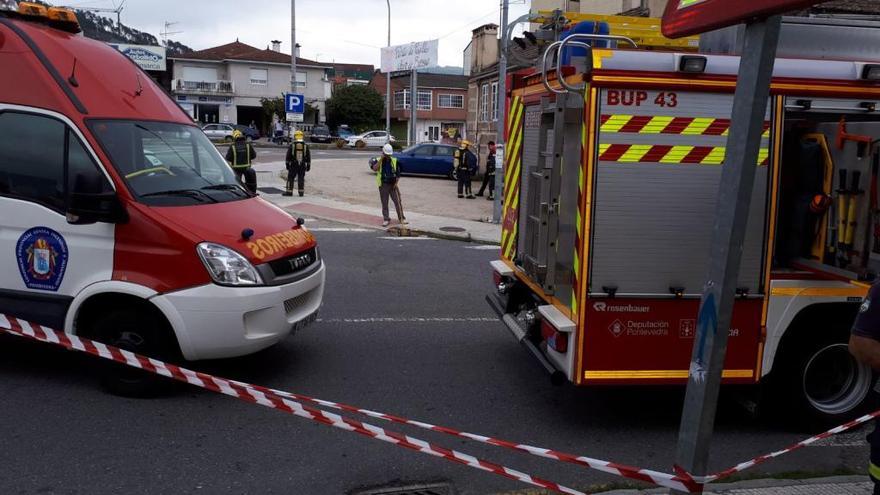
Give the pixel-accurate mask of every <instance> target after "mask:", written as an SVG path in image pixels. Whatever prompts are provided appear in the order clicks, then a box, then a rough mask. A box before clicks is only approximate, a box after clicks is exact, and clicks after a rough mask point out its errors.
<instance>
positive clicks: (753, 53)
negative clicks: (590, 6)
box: [675, 16, 781, 493]
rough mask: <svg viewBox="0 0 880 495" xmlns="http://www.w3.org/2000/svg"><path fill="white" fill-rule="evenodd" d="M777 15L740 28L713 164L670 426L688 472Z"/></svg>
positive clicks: (748, 191)
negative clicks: (691, 325)
mask: <svg viewBox="0 0 880 495" xmlns="http://www.w3.org/2000/svg"><path fill="white" fill-rule="evenodd" d="M780 23H781V17H779V16H774V17H771V18H769V19H766V20H761V21H756V22H753V23H750V24H747V25H746V30H745V42H744V43H745V44H744V46H743V51H742V53H743V55H742V58H741V60H740V66H739V76H738V79H737V84H736V94H735V96H734V99H733V113H732V124H731V127H730V135H729V136H728V138H727V152H726V153H725V159H724V166H723V167H722V169H721V183H720V186H719V192H718V205H717V208H716V213H715V225H714V232H713V235H712V250H711V257H710V261H709V268H708V274H707V277H706V285H705V286H704V287H703V295H702V299H701V301H700V311H699V313H698V320H697V335H696V338H695V339H694V350H693V354H692V356H691V364H690V373H689V377H688V385H687V392H686V394H685V400H684V410H683V411H682V414H681V426H680V427H679V432H678V454H677V461H678V466H680V467H682V468H684V469H685V470H686V471H687V472H689V473H691V474H692V475H696V476H702V475H705V474H706V472H707V468H708V459H709V449H710V442H711V439H712V429H713V427H714V424H715V410H716V407H717V402H718V389H719V387H720V386H721V377H722V370H723V368H724V357H725V355H726V353H727V337H728V332H729V328H730V320H731V314H732V312H733V303H734V300H735V298H736V286H737V280H738V276H739V265H740V260H741V258H742V245H743V240H744V238H745V233H746V223H747V221H748V216H749V206H750V205H751V202H752V189H754V183H755V171H756V169H757V165H756V164H757V162H758V150H759V149H760V147H761V134H762V132H763V127H764V120H765V115H766V112H767V99H768V97H769V95H770V80H771V77H772V75H773V63H774V59H775V56H776V44H777V42H778V41H779V31H780ZM675 493H677V492H675Z"/></svg>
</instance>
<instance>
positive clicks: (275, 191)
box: [257, 187, 284, 194]
mask: <svg viewBox="0 0 880 495" xmlns="http://www.w3.org/2000/svg"><path fill="white" fill-rule="evenodd" d="M257 191H260V192H261V193H266V194H281V193H283V192H284V190H283V189H278V188H277V187H258V188H257Z"/></svg>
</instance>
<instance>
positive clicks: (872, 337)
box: [849, 283, 880, 495]
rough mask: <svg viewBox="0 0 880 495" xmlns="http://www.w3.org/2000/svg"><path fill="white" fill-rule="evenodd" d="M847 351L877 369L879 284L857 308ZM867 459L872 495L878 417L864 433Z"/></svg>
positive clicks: (879, 449)
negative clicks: (869, 452) (867, 449)
mask: <svg viewBox="0 0 880 495" xmlns="http://www.w3.org/2000/svg"><path fill="white" fill-rule="evenodd" d="M849 351H850V352H851V353H852V355H853V356H854V357H855V358H856V360H858V361H860V362H862V363H865V364H867V365H868V366H870V367H871V368H873V369H874V370H875V371H880V283H877V284H874V286H873V287H871V290H870V291H869V292H868V295H867V297H865V300H864V301H863V302H862V306H861V307H860V308H859V314H858V315H857V316H856V321H855V323H854V324H853V328H852V332H851V335H850V339H849ZM868 444H869V445H870V446H871V460H870V462H869V464H868V474H869V475H870V477H871V481H873V482H874V495H880V418H877V419H875V420H874V431H872V432H871V433H870V434H869V435H868Z"/></svg>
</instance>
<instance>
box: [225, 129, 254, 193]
mask: <svg viewBox="0 0 880 495" xmlns="http://www.w3.org/2000/svg"><path fill="white" fill-rule="evenodd" d="M232 140H233V142H232V146H230V147H229V150H228V151H227V152H226V161H227V162H229V165H231V166H232V170H233V171H234V172H235V177H236V178H237V179H238V181H239V182H241V183H242V184H244V186H245V187H247V189H248V191H250V192H251V193H253V194H257V172H256V171H255V170H254V168H253V167H252V166H251V164H252V163H253V160H254V158H256V157H257V152H256V151H255V150H254V147H253V146H251V143H249V142H247V139H245V136H244V134H242V132H241V131H239V130H235V131H232Z"/></svg>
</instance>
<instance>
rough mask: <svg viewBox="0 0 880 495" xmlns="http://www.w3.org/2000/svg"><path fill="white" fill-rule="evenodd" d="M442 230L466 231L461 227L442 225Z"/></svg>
mask: <svg viewBox="0 0 880 495" xmlns="http://www.w3.org/2000/svg"><path fill="white" fill-rule="evenodd" d="M440 230H442V231H443V232H466V229H463V228H461V227H440Z"/></svg>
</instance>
